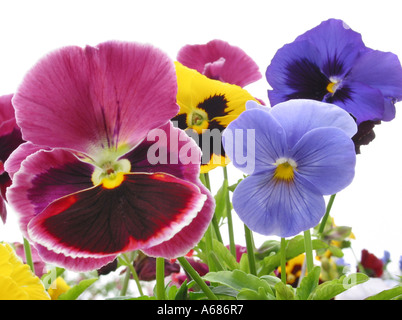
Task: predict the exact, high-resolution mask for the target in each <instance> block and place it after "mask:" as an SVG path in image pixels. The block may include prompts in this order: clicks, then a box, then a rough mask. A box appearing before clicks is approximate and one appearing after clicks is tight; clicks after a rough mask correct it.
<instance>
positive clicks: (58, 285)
mask: <svg viewBox="0 0 402 320" xmlns="http://www.w3.org/2000/svg"><path fill="white" fill-rule="evenodd" d="M69 289H70V286H69V285H68V284H67V282H66V281H65V280H64V279H63V278H62V277H57V279H56V280H54V281H53V283H52V284H51V286H50V287H49V289H48V290H47V292H48V293H49V295H50V298H51V299H52V300H57V299H58V298H59V296H60V295H61V294H62V293H64V292H67V291H68V290H69Z"/></svg>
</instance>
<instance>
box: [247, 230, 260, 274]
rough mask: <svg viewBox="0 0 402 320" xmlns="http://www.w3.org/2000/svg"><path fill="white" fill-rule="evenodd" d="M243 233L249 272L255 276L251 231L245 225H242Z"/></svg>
mask: <svg viewBox="0 0 402 320" xmlns="http://www.w3.org/2000/svg"><path fill="white" fill-rule="evenodd" d="M244 233H245V238H246V247H247V257H248V264H249V267H250V273H251V274H253V275H255V276H256V275H257V269H256V267H255V256H254V239H253V233H252V232H251V230H250V229H249V228H248V227H247V226H246V225H244Z"/></svg>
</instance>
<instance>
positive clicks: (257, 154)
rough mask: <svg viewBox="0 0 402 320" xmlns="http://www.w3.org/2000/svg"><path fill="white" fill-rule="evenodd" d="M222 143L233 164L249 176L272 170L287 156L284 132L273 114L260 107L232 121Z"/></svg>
mask: <svg viewBox="0 0 402 320" xmlns="http://www.w3.org/2000/svg"><path fill="white" fill-rule="evenodd" d="M222 142H223V146H224V148H225V152H226V154H227V155H228V157H229V159H230V160H231V161H232V162H233V165H234V166H235V167H236V168H238V169H240V170H242V171H243V172H245V173H246V174H252V173H253V172H259V171H264V170H266V169H267V168H271V167H272V166H273V164H274V163H275V162H276V161H277V160H278V159H279V158H282V157H287V155H288V148H287V143H286V134H285V131H284V129H283V128H282V127H281V125H280V124H279V123H278V121H277V120H276V119H275V118H274V117H273V116H271V113H270V112H266V111H265V110H261V109H260V108H257V107H256V108H251V109H249V110H247V111H245V112H243V113H241V114H240V116H239V117H238V118H237V119H235V120H234V121H232V122H231V123H230V124H229V126H228V127H227V128H226V129H225V131H224V132H223V138H222Z"/></svg>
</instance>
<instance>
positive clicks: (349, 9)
mask: <svg viewBox="0 0 402 320" xmlns="http://www.w3.org/2000/svg"><path fill="white" fill-rule="evenodd" d="M398 3H399V1H388V0H383V1H369V0H366V1H358V0H353V1H351V0H348V1H343V0H336V1H322V0H321V1H319V0H317V1H285V0H283V1H268V0H266V1H253V0H247V1H245V0H244V1H237V0H230V1H227V0H214V1H210V0H204V1H190V0H187V1H151V0H146V1H144V0H141V1H121V0H114V1H99V0H97V1H93V0H80V1H76V0H69V1H56V0H53V1H37V0H35V1H32V0H28V1H18V0H13V1H5V0H0V95H3V94H8V93H13V92H14V91H15V90H16V88H17V86H18V84H19V82H20V81H21V79H22V78H23V76H24V74H25V73H26V72H27V70H28V69H29V68H31V67H32V65H33V64H34V63H35V62H36V61H37V60H38V59H39V58H41V57H42V56H43V55H44V54H46V53H47V52H49V51H51V50H53V49H56V48H59V47H62V46H66V45H79V46H84V45H87V44H89V45H96V44H98V43H100V42H103V41H107V40H112V39H116V40H127V41H138V42H146V43H152V44H153V45H155V46H157V47H159V48H161V49H162V50H164V51H165V52H167V53H168V54H169V55H170V56H171V58H172V59H175V57H176V53H177V51H178V50H179V49H180V48H181V47H182V46H184V45H185V44H196V43H206V42H208V41H209V40H212V39H215V38H219V39H222V40H226V41H228V42H229V43H231V44H233V45H236V46H239V47H241V48H242V49H243V50H245V51H246V52H247V53H248V54H249V55H250V56H251V57H252V58H253V59H254V60H255V61H256V62H257V64H258V65H259V66H260V69H261V73H262V74H263V78H262V79H261V80H260V81H259V82H258V83H256V84H253V85H250V86H248V87H247V88H248V89H249V91H250V92H251V93H252V94H253V95H254V96H256V97H258V98H260V99H263V100H264V101H265V102H266V104H268V99H267V94H266V90H267V89H268V84H267V82H266V81H265V77H264V74H265V69H266V67H267V66H268V65H269V63H270V61H271V59H272V57H273V56H274V54H275V52H276V50H277V49H279V48H280V47H282V46H283V45H284V44H286V43H289V42H292V41H293V40H294V39H295V37H296V36H298V35H299V34H301V33H304V32H305V31H307V30H309V29H311V28H313V27H315V26H316V25H318V24H319V23H320V22H321V21H323V20H327V19H329V18H338V19H343V20H344V21H345V22H346V23H347V24H348V25H349V26H350V27H351V28H352V29H353V30H355V31H357V32H360V33H361V34H362V35H363V41H364V42H365V44H366V45H367V46H368V47H371V48H373V49H378V50H381V51H391V52H393V53H395V54H397V55H398V56H399V57H402V37H401V31H402V19H401V18H400V10H399V6H398ZM401 108H402V102H400V103H399V104H397V116H396V119H395V120H393V121H392V122H389V123H383V124H381V125H380V126H378V127H377V128H376V130H375V132H376V135H377V137H376V139H375V140H374V142H372V143H371V144H370V145H369V146H367V147H362V149H361V151H362V154H361V155H359V156H358V161H357V167H356V177H355V179H354V181H353V182H352V184H351V185H350V186H349V187H348V188H347V189H345V190H343V191H342V192H341V193H339V194H338V196H337V198H336V200H335V203H334V206H333V211H332V214H333V216H334V217H335V223H336V224H337V225H348V226H351V227H352V228H353V232H354V234H355V236H356V240H354V241H353V250H354V253H355V254H356V256H357V258H360V251H361V249H363V248H366V249H368V250H369V251H370V252H373V253H374V254H376V255H377V256H378V257H382V256H383V252H384V250H388V251H390V252H391V259H392V264H391V266H390V270H391V271H395V272H397V270H398V260H399V257H400V255H402V248H401V243H402V241H401V240H402V236H401V222H402V216H401V213H402V202H401V198H402V170H401V167H402V162H401V153H402V141H401V138H402V119H401V112H402V110H399V109H401ZM66 116H68V115H66ZM229 174H230V177H229V179H230V183H234V182H236V181H237V179H238V177H240V176H241V174H240V173H239V172H238V171H236V170H235V169H234V168H233V167H232V166H229ZM211 176H212V179H213V180H212V181H213V182H214V181H218V182H217V183H220V181H221V180H219V179H221V177H222V171H221V170H220V168H218V169H215V170H214V171H212V172H211ZM217 187H218V185H217V184H215V185H213V191H216V189H217ZM236 228H237V231H236V240H237V242H238V243H240V244H244V237H243V226H242V225H241V223H239V222H238V221H236ZM225 237H226V235H225ZM255 239H256V243H257V245H258V244H260V243H261V242H262V241H264V240H265V239H267V238H264V237H261V236H258V235H255ZM2 240H3V241H21V235H20V233H19V231H18V229H17V227H16V223H15V218H14V216H13V214H12V213H9V216H8V222H7V224H6V225H5V226H3V225H1V223H0V241H2ZM347 258H348V259H350V260H349V261H348V262H349V263H351V264H352V265H353V264H354V261H353V259H354V258H353V254H351V252H349V253H348V255H347Z"/></svg>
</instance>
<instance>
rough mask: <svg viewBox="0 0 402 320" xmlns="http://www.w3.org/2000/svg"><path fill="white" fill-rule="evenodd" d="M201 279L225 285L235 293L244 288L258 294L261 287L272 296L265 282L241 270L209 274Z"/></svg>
mask: <svg viewBox="0 0 402 320" xmlns="http://www.w3.org/2000/svg"><path fill="white" fill-rule="evenodd" d="M203 278H204V280H207V281H210V282H215V283H219V284H223V285H226V286H228V287H230V288H232V289H235V290H237V291H241V290H242V289H245V288H246V289H251V290H254V291H256V292H258V290H259V288H260V287H262V288H264V289H265V291H266V292H267V293H270V294H273V292H272V289H271V287H270V286H269V285H268V283H267V282H266V281H265V280H263V279H260V278H258V277H256V276H254V275H252V274H247V273H245V272H243V271H241V270H233V271H220V272H209V273H207V274H206V275H205V276H204V277H203Z"/></svg>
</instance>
